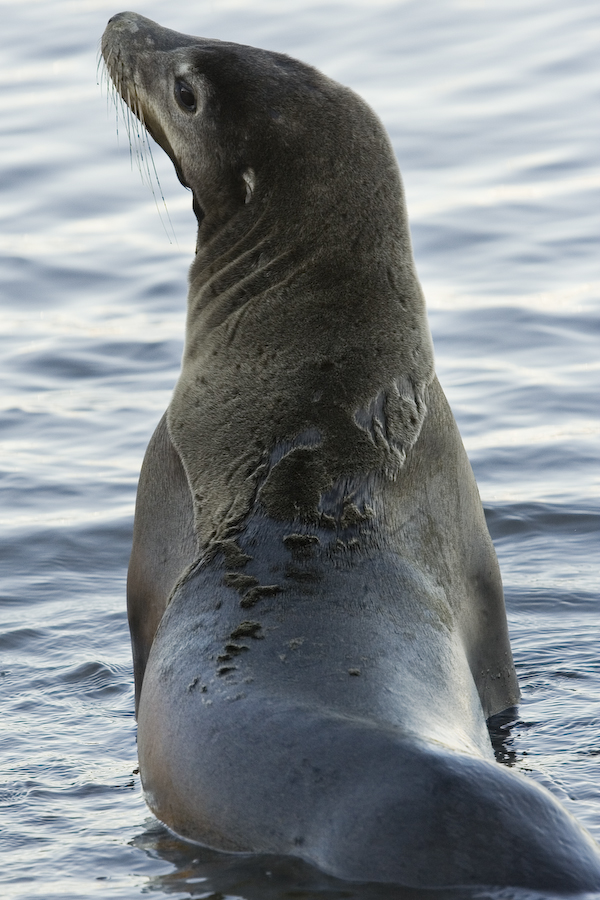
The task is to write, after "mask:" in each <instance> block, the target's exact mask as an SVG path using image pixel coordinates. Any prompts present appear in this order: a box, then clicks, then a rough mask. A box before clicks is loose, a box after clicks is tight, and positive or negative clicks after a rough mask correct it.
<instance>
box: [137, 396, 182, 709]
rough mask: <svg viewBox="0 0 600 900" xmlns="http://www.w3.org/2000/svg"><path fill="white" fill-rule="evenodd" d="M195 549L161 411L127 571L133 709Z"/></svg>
mask: <svg viewBox="0 0 600 900" xmlns="http://www.w3.org/2000/svg"><path fill="white" fill-rule="evenodd" d="M197 555H198V551H197V541H196V536H195V533H194V512H193V506H192V497H191V494H190V489H189V485H188V481H187V477H186V474H185V471H184V469H183V466H182V464H181V460H180V459H179V455H178V453H177V451H176V450H175V448H174V446H173V444H172V442H171V438H170V437H169V432H168V429H167V417H166V414H165V415H164V416H163V417H162V419H161V420H160V422H159V424H158V427H157V429H156V431H155V432H154V434H153V435H152V438H151V439H150V443H149V444H148V449H147V450H146V455H145V457H144V463H143V465H142V471H141V473H140V480H139V484H138V492H137V499H136V505H135V521H134V525H133V546H132V550H131V559H130V561H129V571H128V573H127V612H128V616H129V629H130V632H131V646H132V651H133V671H134V676H135V703H136V713H137V707H138V704H139V699H140V691H141V689H142V681H143V678H144V670H145V668H146V661H147V659H148V654H149V653H150V648H151V647H152V642H153V640H154V635H155V634H156V629H157V628H158V626H159V624H160V620H161V618H162V615H163V613H164V611H165V609H166V607H167V602H168V600H169V596H170V594H171V591H172V589H173V587H174V585H175V583H176V581H177V580H178V578H179V576H180V575H181V573H182V572H183V571H184V569H186V568H187V566H189V565H190V564H191V563H192V562H193V561H194V559H196V557H197Z"/></svg>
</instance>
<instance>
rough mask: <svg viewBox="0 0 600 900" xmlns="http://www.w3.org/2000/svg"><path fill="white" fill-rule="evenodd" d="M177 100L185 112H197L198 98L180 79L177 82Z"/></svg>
mask: <svg viewBox="0 0 600 900" xmlns="http://www.w3.org/2000/svg"><path fill="white" fill-rule="evenodd" d="M175 99H176V100H177V102H178V104H179V105H180V107H181V108H182V109H183V110H184V111H185V112H196V97H195V95H194V92H193V90H192V89H191V87H190V86H189V84H187V83H186V82H185V81H182V80H181V79H180V78H178V79H177V81H176V82H175Z"/></svg>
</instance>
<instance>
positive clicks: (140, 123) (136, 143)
mask: <svg viewBox="0 0 600 900" xmlns="http://www.w3.org/2000/svg"><path fill="white" fill-rule="evenodd" d="M102 63H104V65H103V66H102V68H101V70H100V71H101V75H100V87H101V89H104V87H105V85H106V86H108V91H107V98H106V101H107V113H108V104H109V102H110V101H112V103H113V104H114V108H115V124H116V131H117V142H119V137H120V132H119V126H120V123H122V125H123V126H124V128H125V131H126V133H127V139H128V143H129V160H130V165H131V168H132V169H133V162H134V157H135V162H136V167H137V169H138V171H139V173H140V177H141V179H142V183H143V184H145V186H146V187H149V188H150V190H151V191H152V197H153V199H154V205H155V206H156V210H157V212H158V217H159V219H160V221H161V224H162V226H163V229H164V231H165V234H166V236H167V239H168V241H169V243H170V244H172V243H173V242H175V244H176V245H177V246H179V241H178V240H177V235H176V234H175V228H174V226H173V222H172V220H171V216H170V214H169V210H168V207H167V201H166V199H165V195H164V192H163V189H162V185H161V183H160V178H159V177H158V172H157V169H156V165H155V162H154V156H153V154H152V145H151V143H150V133H149V131H148V129H147V127H146V123H145V118H144V112H143V109H142V106H141V103H140V100H139V97H138V96H137V93H136V91H135V85H134V86H133V90H130V88H129V85H127V86H126V87H125V89H124V86H123V83H122V79H121V72H120V71H119V66H118V60H117V61H115V60H114V59H113V53H112V51H110V53H109V55H108V58H107V59H103V57H102V56H100V58H99V60H98V67H100V66H101V65H102ZM155 184H156V186H157V188H158V195H159V197H160V201H162V207H163V209H164V212H163V211H162V210H161V204H160V203H159V197H158V196H157V192H156V190H155ZM163 215H166V218H167V223H168V228H167V224H165V221H164V218H163Z"/></svg>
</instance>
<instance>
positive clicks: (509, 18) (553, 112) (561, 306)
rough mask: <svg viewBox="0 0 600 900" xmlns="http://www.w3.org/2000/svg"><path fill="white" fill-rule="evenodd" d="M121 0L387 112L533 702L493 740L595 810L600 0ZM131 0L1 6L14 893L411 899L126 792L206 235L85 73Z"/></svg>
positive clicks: (5, 661) (2, 365) (2, 639)
mask: <svg viewBox="0 0 600 900" xmlns="http://www.w3.org/2000/svg"><path fill="white" fill-rule="evenodd" d="M135 8H136V9H137V11H139V12H142V13H143V14H145V15H147V16H149V17H151V18H154V19H156V20H157V21H160V22H161V24H163V25H167V26H169V27H172V28H176V29H179V30H182V31H185V32H188V33H197V34H206V35H208V36H211V37H220V38H223V39H226V40H233V41H240V42H243V43H251V44H256V45H258V46H263V47H266V48H268V49H273V50H280V51H284V52H288V53H290V54H292V55H294V56H298V57H300V58H302V59H304V60H306V61H308V62H312V63H313V64H315V65H317V66H318V67H320V68H321V69H323V70H324V71H325V72H327V74H329V75H332V76H333V77H335V78H337V79H338V80H340V81H342V82H344V83H346V84H349V85H351V86H352V87H354V88H355V89H356V90H358V91H359V92H360V93H361V94H363V96H365V97H366V98H367V100H369V102H370V103H371V104H372V105H373V106H374V107H375V108H376V109H377V111H378V112H379V114H380V115H381V117H382V118H383V120H384V122H385V124H386V126H387V128H388V129H389V131H390V134H391V136H392V140H393V142H394V146H395V148H396V151H397V155H398V159H399V162H400V166H401V169H402V172H403V175H404V180H405V185H406V190H407V196H408V206H409V214H410V218H411V225H412V232H413V239H414V246H415V254H416V259H417V264H418V267H419V271H420V274H421V278H422V281H423V286H424V289H425V293H426V296H427V298H428V304H429V312H430V321H431V327H432V331H433V335H434V342H435V348H436V354H437V368H438V373H439V375H440V379H441V381H442V384H443V386H444V388H445V390H446V392H447V394H448V397H449V399H450V402H451V404H452V406H453V409H454V412H455V415H456V417H457V419H458V422H459V426H460V428H461V431H462V434H463V438H464V441H465V444H466V447H467V450H468V452H469V455H470V457H471V460H472V463H473V466H474V469H475V472H476V475H477V478H478V482H479V485H480V490H481V494H482V498H483V502H484V506H485V508H486V512H487V515H488V521H489V525H490V529H491V532H492V535H493V537H494V539H495V542H496V547H497V550H498V554H499V557H500V562H501V566H502V571H503V575H504V580H505V587H506V597H507V606H508V614H509V624H510V629H511V634H512V640H513V646H514V649H515V655H516V662H517V667H518V671H519V676H520V680H521V686H522V690H523V701H522V704H521V706H520V710H519V718H518V719H517V721H516V723H515V724H514V725H513V726H512V727H511V728H509V729H505V732H504V734H505V739H504V743H501V742H500V744H499V748H498V754H499V756H500V757H502V758H503V759H504V760H505V762H507V763H508V764H511V765H514V766H515V767H517V768H519V769H520V770H522V771H526V772H529V773H530V775H531V777H533V778H535V779H537V780H538V781H540V782H541V783H543V784H545V785H546V786H547V787H548V788H549V789H550V790H551V791H553V792H554V793H555V794H556V795H557V796H559V797H560V798H561V800H562V801H563V802H564V803H565V804H566V805H567V806H568V807H569V809H571V810H572V811H573V813H574V814H575V815H576V816H577V817H578V818H579V819H580V820H581V821H582V822H584V823H585V824H586V825H587V827H588V828H589V829H590V830H591V831H592V833H593V834H594V835H595V836H596V837H597V838H600V728H599V724H600V661H599V660H600V656H599V653H598V641H599V638H600V620H599V616H598V613H599V611H600V585H599V580H598V569H599V565H598V562H599V556H600V553H599V551H600V512H599V495H600V478H599V463H600V422H599V414H598V412H599V410H598V395H599V393H600V352H599V346H600V261H599V260H600V254H599V249H600V248H599V238H600V158H599V156H600V150H599V148H600V118H599V117H598V108H597V96H596V95H597V90H598V84H599V77H600V53H599V52H598V49H599V48H598V43H599V41H598V37H599V34H600V9H599V8H598V5H597V2H596V0H589V2H588V0H571V2H569V3H568V4H565V3H564V2H563V0H560V2H559V0H544V2H541V0H519V2H516V0H486V2H483V0H482V2H477V0H462V2H460V0H427V2H422V0H419V2H417V0H408V2H385V0H380V2H376V0H375V2H374V0H371V2H368V3H367V2H358V0H356V2H341V0H339V2H331V3H320V4H318V3H312V2H308V0H304V2H300V0H287V2H286V4H285V5H282V4H281V3H275V2H274V0H273V2H269V0H264V2H260V0H258V2H255V3H253V4H247V3H243V2H241V0H239V2H238V0H214V2H206V3H202V2H195V3H183V4H178V5H174V4H170V3H160V2H157V0H149V2H146V3H144V5H143V7H135ZM119 9H120V8H119V7H118V6H115V5H114V0H111V2H107V0H77V2H75V0H62V2H60V0H43V2H42V0H21V2H20V3H13V2H6V0H2V2H0V15H1V28H0V46H1V54H2V55H1V58H2V68H1V70H0V113H1V117H0V123H1V124H0V129H1V137H2V139H1V141H0V163H1V171H2V175H1V179H0V192H1V195H0V282H1V292H2V293H1V297H2V302H1V305H0V342H1V348H2V353H1V357H0V359H1V362H0V381H1V385H2V391H1V413H0V416H1V429H0V446H1V451H2V454H1V462H0V468H1V473H2V480H1V486H2V501H1V506H0V520H1V523H2V531H1V536H0V553H1V566H2V568H1V574H0V591H1V596H2V605H1V614H0V671H1V675H0V685H1V687H2V692H1V703H2V714H1V716H0V742H1V743H0V758H1V774H0V807H1V812H0V828H1V832H0V841H1V844H0V852H1V856H0V859H1V867H0V883H1V894H2V896H3V897H9V898H19V900H30V898H38V897H39V898H44V900H49V898H57V900H58V898H60V900H63V898H64V900H67V898H69V900H71V898H77V900H79V898H95V897H99V898H135V897H138V896H141V895H142V894H145V893H148V892H150V894H151V895H153V896H156V897H161V896H166V895H170V896H172V897H179V898H185V897H189V896H194V897H205V898H213V900H216V898H223V897H226V898H230V900H231V898H241V900H254V898H261V900H271V898H273V900H275V898H277V900H283V898H292V897H294V898H301V897H302V898H325V897H327V898H342V897H343V898H361V900H367V898H369V900H370V898H371V897H383V896H385V897H386V898H387V897H390V898H392V897H398V892H397V891H396V892H393V891H392V892H391V893H390V892H386V891H383V890H382V889H378V890H375V889H373V888H368V887H352V886H349V885H345V884H344V883H341V882H337V881H335V880H334V879H328V878H325V877H324V876H322V875H320V874H319V873H317V872H315V871H314V870H311V869H310V868H309V867H307V866H304V865H303V864H301V863H299V862H291V863H290V862H287V861H285V860H281V859H276V858H262V859H255V858H251V859H247V858H241V859H240V858H237V857H235V858H231V857H226V856H221V855H219V854H215V853H211V852H210V851H206V850H202V849H200V848H193V847H192V848H190V847H189V846H187V845H185V844H182V843H181V842H179V841H177V840H175V839H174V838H172V837H171V836H170V835H169V834H168V833H167V832H166V831H165V830H164V829H162V828H161V827H160V826H159V825H158V823H156V821H155V820H154V819H152V817H151V816H150V815H149V813H148V811H147V809H146V807H145V804H144V801H143V798H142V796H141V793H140V786H139V778H138V775H137V774H136V771H135V769H136V763H137V760H136V748H135V723H134V719H133V689H132V676H131V663H130V653H129V637H128V632H127V624H126V616H125V607H124V584H125V571H126V566H127V558H128V553H129V545H130V539H131V527H132V518H133V503H134V497H135V488H136V482H137V476H138V471H139V466H140V463H141V459H142V455H143V452H144V448H145V445H146V443H147V441H148V439H149V437H150V434H151V433H152V431H153V429H154V427H155V424H156V423H157V421H158V419H159V418H160V415H161V414H162V411H163V410H164V408H165V407H166V405H167V403H168V399H169V395H170V391H171V389H172V387H173V384H174V381H175V379H176V377H177V372H178V367H179V359H180V354H181V349H182V338H183V324H184V310H185V294H186V270H187V266H188V264H189V262H190V260H191V256H192V253H193V246H194V238H195V235H194V219H193V216H192V213H191V209H190V195H189V194H188V193H187V192H186V191H184V190H183V188H181V186H180V185H179V184H178V182H177V180H176V178H175V176H174V174H173V173H172V171H171V166H170V163H169V162H168V160H167V159H166V158H163V155H162V153H161V151H159V150H158V149H156V153H155V163H156V168H157V171H158V178H159V181H160V188H159V187H158V186H157V183H156V179H155V178H154V179H149V178H148V177H146V181H151V182H152V184H153V191H154V194H153V191H152V189H151V188H150V187H148V186H147V185H144V184H143V183H142V180H141V178H140V175H139V173H138V171H137V167H136V158H135V154H134V159H133V166H132V165H131V164H130V144H129V140H128V138H127V135H126V132H125V130H124V127H123V123H122V122H120V123H119V127H118V131H119V136H118V138H117V128H116V113H115V110H114V108H113V107H112V105H111V104H110V103H107V98H106V91H105V92H104V94H103V93H102V92H101V90H100V87H99V86H98V84H97V76H96V59H97V49H98V41H99V38H100V35H101V33H102V31H103V28H104V25H105V22H106V20H107V18H108V17H109V16H110V15H111V14H113V13H114V12H117V11H119ZM134 143H135V142H134ZM161 190H162V192H163V193H164V196H165V199H166V205H167V209H168V214H167V213H166V212H165V208H164V206H163V203H162V199H161ZM157 207H158V209H157ZM159 210H160V211H159ZM481 896H483V894H482V895H481ZM502 896H506V897H508V894H504V895H502ZM510 896H511V897H513V896H517V895H515V894H511V895H510ZM519 896H520V897H521V898H522V897H523V895H519Z"/></svg>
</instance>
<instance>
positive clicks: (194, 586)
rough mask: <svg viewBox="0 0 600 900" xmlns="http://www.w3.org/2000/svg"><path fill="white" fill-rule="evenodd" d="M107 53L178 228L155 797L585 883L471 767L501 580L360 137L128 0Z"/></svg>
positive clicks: (503, 874)
mask: <svg viewBox="0 0 600 900" xmlns="http://www.w3.org/2000/svg"><path fill="white" fill-rule="evenodd" d="M102 52H103V55H104V59H105V61H106V64H107V67H108V70H109V72H110V75H111V77H112V79H113V81H114V83H115V85H116V87H117V89H118V90H119V92H120V93H121V95H122V97H123V98H124V99H125V101H126V102H127V103H128V104H129V106H130V107H131V109H132V110H133V111H134V113H135V114H136V115H138V116H139V117H140V119H142V121H143V122H144V123H145V125H146V127H147V128H148V130H149V131H150V133H151V134H152V135H153V137H154V138H155V139H156V140H157V141H158V143H159V144H160V145H161V146H162V147H163V149H164V150H165V151H166V152H167V153H168V155H169V156H170V158H171V159H172V160H173V163H174V165H175V168H176V170H177V173H178V175H179V178H180V179H181V181H182V182H183V183H184V184H186V185H187V186H188V187H189V188H191V190H192V192H193V196H194V209H195V211H196V215H197V217H198V221H199V227H198V242H197V252H196V257H195V259H194V262H193V264H192V267H191V270H190V291H189V304H188V321H187V332H186V344H185V351H184V358H183V364H182V371H181V376H180V379H179V381H178V383H177V386H176V389H175V392H174V396H173V399H172V402H171V404H170V406H169V409H168V412H167V415H166V419H163V421H162V422H161V424H160V425H159V428H158V430H157V433H156V435H155V437H154V438H153V440H152V442H151V444H150V447H149V448H148V453H147V455H146V460H145V462H144V467H143V470H142V476H141V479H140V488H139V492H138V504H137V508H136V525H135V535H134V549H133V553H132V562H131V566H130V573H129V584H128V597H129V615H130V626H131V635H132V644H133V649H134V660H135V670H136V696H137V701H138V703H139V715H138V721H139V735H138V739H139V755H140V767H141V773H142V779H143V784H144V789H145V791H146V796H147V799H148V802H149V804H150V806H151V808H152V809H153V811H154V812H155V813H156V815H157V816H158V817H159V818H161V819H162V820H163V821H164V822H166V823H167V824H168V825H169V826H170V827H171V828H173V829H174V830H175V831H177V832H179V833H180V834H182V835H183V836H185V837H187V838H190V839H192V840H196V841H200V842H202V843H206V844H210V845H212V846H214V847H217V848H221V849H224V850H244V851H248V850H253V851H266V852H276V853H291V854H296V855H299V856H302V857H304V858H306V859H308V860H311V861H312V862H315V863H316V864H318V865H320V866H321V867H322V868H323V869H325V870H326V871H328V872H332V873H334V874H336V875H339V876H341V877H344V878H355V879H360V880H367V879H369V880H374V881H390V882H396V883H399V884H403V885H407V886H415V887H440V886H452V885H453V886H456V885H461V884H480V883H488V884H490V883H494V884H499V885H510V886H515V887H516V886H518V887H531V888H537V889H555V890H578V889H581V890H583V889H589V888H592V887H596V888H597V887H599V886H600V856H599V854H598V850H597V848H596V847H595V845H594V844H593V842H592V840H591V838H590V837H589V836H588V835H587V834H586V833H585V832H584V831H583V830H582V829H581V828H580V827H579V826H578V825H577V824H576V823H575V822H574V821H573V820H572V819H571V818H570V816H569V815H568V814H567V813H566V812H565V811H564V810H563V809H562V808H561V807H560V806H559V805H558V804H557V803H556V801H554V800H553V798H552V797H551V796H550V795H549V794H548V793H547V792H546V791H543V790H542V789H541V788H539V787H537V786H536V785H534V784H533V783H531V782H529V781H527V780H526V779H524V778H522V777H521V776H518V775H516V774H515V773H513V772H510V771H509V770H507V769H503V768H501V767H499V766H497V765H496V764H495V763H494V761H493V755H492V752H491V747H490V742H489V737H488V734H487V730H486V727H485V719H486V717H488V716H490V715H492V714H494V713H497V712H499V711H501V710H504V709H506V708H508V707H511V706H512V705H514V704H515V703H516V701H517V699H518V687H517V682H516V676H515V671H514V666H513V662H512V656H511V652H510V646H509V642H508V633H507V627H506V616H505V611H504V602H503V597H502V586H501V581H500V574H499V570H498V565H497V561H496V557H495V554H494V550H493V547H492V544H491V541H490V538H489V535H488V532H487V529H486V526H485V521H484V517H483V511H482V509H481V503H480V501H479V496H478V493H477V487H476V485H475V481H474V479H473V475H472V472H471V469H470V467H469V463H468V461H467V458H466V455H465V453H464V449H463V447H462V443H461V440H460V437H459V434H458V431H457V429H456V425H455V423H454V419H453V418H452V414H451V412H450V410H449V408H448V406H447V403H446V401H445V398H444V395H443V393H442V391H441V388H440V386H439V384H438V382H437V380H436V379H435V376H434V372H433V356H432V348H431V340H430V336H429V330H428V327H427V322H426V317H425V308H424V302H423V297H422V293H421V289H420V286H419V282H418V279H417V276H416V272H415V266H414V262H413V257H412V250H411V245H410V238H409V230H408V223H407V220H406V212H405V206H404V198H403V192H402V185H401V181H400V176H399V173H398V169H397V166H396V162H395V159H394V155H393V152H392V149H391V147H390V144H389V141H388V138H387V136H386V134H385V131H384V129H383V127H382V126H381V124H380V122H379V121H378V119H377V118H376V116H375V115H374V113H373V112H372V111H371V110H370V109H369V107H368V106H367V105H366V104H365V103H364V101H362V100H361V99H360V98H359V97H357V96H356V95H355V94H354V93H352V91H350V90H348V89H347V88H344V87H342V86H340V85H338V84H336V83H335V82H333V81H331V80H330V79H328V78H325V77H324V76H323V75H321V74H320V73H318V72H316V71H315V70H314V69H312V68H310V67H309V66H306V65H304V64H303V63H300V62H297V61H295V60H292V59H289V58H288V57H285V56H282V55H280V54H276V53H268V52H266V51H262V50H256V49H253V48H250V47H243V46H239V45H235V44H228V43H222V42H219V41H214V40H208V39H205V38H194V37H189V36H186V35H180V34H177V33H176V32H172V31H169V30H168V29H163V28H160V27H159V26H158V25H156V24H155V23H153V22H151V21H149V20H148V19H145V18H143V17H142V16H138V15H135V14H134V13H122V14H120V15H118V16H115V17H114V18H113V19H111V21H110V23H109V25H108V27H107V29H106V32H105V34H104V37H103V42H102ZM182 84H183V88H182ZM182 90H183V93H181V91H182ZM178 91H179V93H177V92H178ZM190 92H191V93H190ZM177 98H179V99H177ZM190 98H191V99H190Z"/></svg>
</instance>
